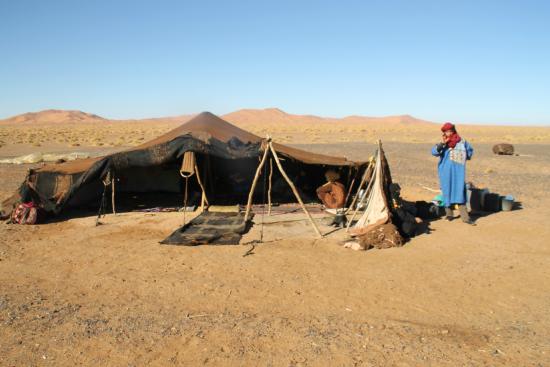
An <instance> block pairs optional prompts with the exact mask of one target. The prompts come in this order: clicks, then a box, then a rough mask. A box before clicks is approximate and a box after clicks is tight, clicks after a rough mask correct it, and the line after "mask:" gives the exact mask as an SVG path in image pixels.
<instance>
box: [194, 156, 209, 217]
mask: <svg viewBox="0 0 550 367" xmlns="http://www.w3.org/2000/svg"><path fill="white" fill-rule="evenodd" d="M195 173H196V175H197V181H198V183H199V186H200V187H201V190H202V196H201V211H204V204H205V203H206V205H207V206H209V205H210V203H208V198H207V197H206V191H205V190H204V186H203V184H202V181H201V175H200V174H199V167H197V163H195Z"/></svg>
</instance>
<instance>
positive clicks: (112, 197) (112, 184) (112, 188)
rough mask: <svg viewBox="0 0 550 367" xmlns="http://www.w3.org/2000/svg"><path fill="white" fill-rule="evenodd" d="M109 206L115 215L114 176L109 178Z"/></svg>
mask: <svg viewBox="0 0 550 367" xmlns="http://www.w3.org/2000/svg"><path fill="white" fill-rule="evenodd" d="M111 206H112V207H113V214H114V215H116V208H115V174H114V173H113V175H112V177H111Z"/></svg>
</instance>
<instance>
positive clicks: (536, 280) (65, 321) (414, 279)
mask: <svg viewBox="0 0 550 367" xmlns="http://www.w3.org/2000/svg"><path fill="white" fill-rule="evenodd" d="M189 118H190V116H180V117H175V118H161V119H147V120H132V121H130V120H128V121H112V120H107V119H104V118H102V117H99V116H96V115H91V114H84V113H81V112H78V111H46V112H41V113H34V114H25V115H21V116H17V117H14V118H10V119H6V120H2V121H0V159H3V158H12V157H15V156H19V155H23V154H29V153H33V152H35V153H36V152H40V153H51V152H66V153H68V152H77V151H78V152H86V153H88V154H91V155H99V154H104V153H107V152H112V151H116V150H120V149H125V148H127V147H130V146H133V145H137V144H140V143H141V142H143V141H146V140H148V139H150V138H153V137H155V136H157V135H160V134H161V133H164V132H166V131H168V130H170V129H171V128H174V127H176V126H177V125H179V124H180V123H182V122H184V121H186V120H188V119H189ZM224 118H226V119H227V120H229V121H231V122H233V123H235V124H237V125H239V126H241V127H243V128H245V129H247V130H250V131H252V132H254V133H256V134H258V135H260V136H264V135H266V134H270V135H271V136H273V137H274V139H275V140H276V141H279V142H282V143H287V144H290V145H293V146H297V147H300V148H303V149H306V150H310V151H314V152H322V153H325V154H334V155H340V156H347V157H349V158H351V159H365V158H366V157H367V158H368V156H370V155H371V154H372V152H373V151H374V143H375V141H376V140H377V139H382V141H383V144H384V148H385V151H386V155H387V158H388V161H389V164H390V167H391V170H392V175H393V179H394V181H396V182H399V183H400V185H401V187H402V189H403V195H404V197H405V198H406V199H409V200H430V199H431V198H432V197H433V196H434V192H433V191H432V190H434V189H437V186H438V184H437V174H436V164H437V161H436V159H435V158H433V157H431V156H430V154H429V150H430V147H431V145H432V144H433V143H435V141H437V139H438V138H439V132H438V128H439V124H432V123H430V122H427V121H423V120H419V119H416V118H413V117H411V116H394V117H387V118H365V117H359V116H351V117H347V118H343V119H333V118H320V117H316V116H300V115H290V114H286V113H284V112H283V111H280V110H277V109H268V110H241V111H237V112H234V113H231V114H228V115H226V116H224ZM458 128H459V132H460V133H461V135H462V136H463V137H464V138H466V139H467V140H469V141H470V142H471V143H472V145H473V146H474V149H475V156H474V159H473V160H472V161H471V162H469V165H468V180H469V181H472V182H474V183H475V184H476V185H478V186H480V187H488V188H489V189H490V190H491V191H493V192H498V193H501V194H512V195H514V196H515V197H516V199H517V200H518V201H520V202H521V209H518V210H514V211H511V212H499V213H495V214H490V215H486V216H482V217H479V218H477V226H475V227H472V226H468V225H465V224H463V223H461V222H460V221H459V220H455V221H452V222H447V221H442V220H439V221H434V222H432V223H431V224H430V227H431V233H429V234H424V235H421V236H418V237H416V238H413V239H412V240H411V241H409V242H408V243H406V245H405V246H403V247H401V248H393V249H387V250H369V251H365V252H363V251H360V252H356V251H352V250H349V249H344V248H342V246H341V243H342V241H343V240H344V239H345V238H346V235H345V233H344V232H343V231H335V232H332V233H330V234H328V235H327V236H326V237H325V238H323V239H316V238H315V237H313V236H312V231H311V228H310V227H308V226H307V224H306V222H304V221H300V220H295V219H303V218H304V217H303V216H300V215H297V217H294V218H292V219H293V220H286V221H283V220H276V219H274V218H267V219H266V218H264V220H265V222H266V223H265V225H264V243H263V244H258V245H257V246H256V247H255V249H254V250H253V253H252V254H250V255H249V256H243V255H244V254H245V253H246V252H247V250H249V248H250V246H248V245H246V244H247V243H249V242H251V241H253V240H255V239H258V238H259V236H260V233H259V230H260V226H259V225H255V226H254V227H253V229H252V230H251V231H250V232H249V233H248V234H247V235H246V236H245V237H243V239H242V243H243V245H242V246H200V247H177V246H162V245H159V244H158V241H159V240H161V239H163V238H164V237H166V236H167V235H168V234H170V233H171V232H172V231H173V230H174V229H175V228H177V227H178V226H179V225H181V222H182V218H181V214H180V213H121V214H118V215H116V216H114V215H108V216H107V217H106V218H104V220H103V222H104V224H103V225H101V226H99V227H95V225H94V223H95V217H93V216H90V217H83V218H72V219H67V220H63V221H57V222H54V223H49V224H43V225H33V226H16V225H8V224H0V365H2V366H27V365H28V366H39V365H40V366H74V365H84V366H98V365H101V366H145V365H149V366H195V365H207V366H208V365H212V366H216V365H217V366H250V365H257V366H534V367H539V366H548V365H550V315H549V313H548V310H549V309H550V229H549V226H548V224H547V220H548V218H549V217H550V216H549V214H550V209H549V208H550V199H549V198H548V193H549V192H550V184H549V182H550V181H549V179H550V149H549V147H550V128H547V127H511V126H476V125H458ZM501 142H509V143H513V144H514V145H515V147H516V152H517V153H518V155H515V156H495V155H493V153H492V152H491V147H492V145H493V144H495V143H501ZM39 164H40V163H36V164H34V165H29V164H23V165H12V164H0V200H3V199H4V198H6V197H8V196H9V195H10V194H11V193H12V192H13V191H14V190H15V189H16V188H17V187H18V185H19V184H20V183H21V182H22V181H23V179H24V177H25V174H26V172H27V170H28V169H29V168H31V167H34V166H36V165H39ZM255 220H256V221H257V224H259V223H258V222H259V221H260V220H261V216H256V219H255ZM319 220H322V219H319ZM321 228H322V230H323V231H324V232H325V233H327V232H329V231H330V230H331V229H330V228H329V227H327V226H322V227H321Z"/></svg>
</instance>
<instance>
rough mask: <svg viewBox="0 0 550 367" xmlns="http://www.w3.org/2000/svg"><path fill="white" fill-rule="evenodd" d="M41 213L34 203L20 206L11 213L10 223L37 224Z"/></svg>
mask: <svg viewBox="0 0 550 367" xmlns="http://www.w3.org/2000/svg"><path fill="white" fill-rule="evenodd" d="M38 215H39V211H38V208H37V207H36V206H35V205H34V203H33V202H28V203H21V204H18V205H17V206H16V207H15V209H13V212H12V213H11V218H10V223H13V224H36V223H37V222H38Z"/></svg>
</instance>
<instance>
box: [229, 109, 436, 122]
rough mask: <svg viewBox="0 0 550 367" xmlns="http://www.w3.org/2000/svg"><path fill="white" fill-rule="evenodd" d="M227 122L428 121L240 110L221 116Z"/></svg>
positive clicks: (405, 117)
mask: <svg viewBox="0 0 550 367" xmlns="http://www.w3.org/2000/svg"><path fill="white" fill-rule="evenodd" d="M223 118H224V119H226V120H227V121H229V122H231V123H234V124H237V125H241V124H242V125H251V124H266V125H272V124H276V125H290V126H291V125H297V124H309V125H315V124H327V123H350V124H370V125H427V124H432V123H431V122H429V121H425V120H420V119H417V118H415V117H413V116H410V115H400V116H385V117H367V116H347V117H344V118H334V117H320V116H314V115H295V114H290V113H286V112H284V111H282V110H280V109H278V108H266V109H242V110H238V111H235V112H231V113H228V114H226V115H223Z"/></svg>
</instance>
